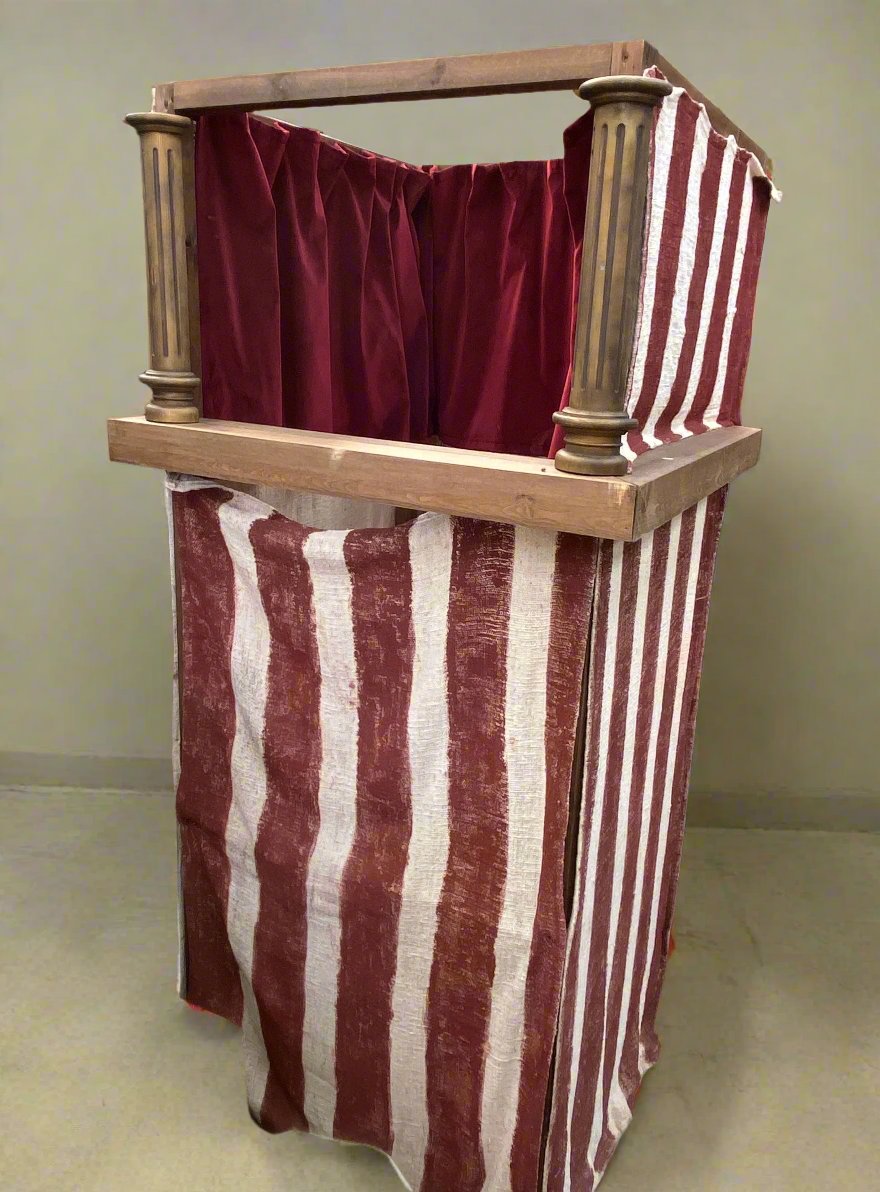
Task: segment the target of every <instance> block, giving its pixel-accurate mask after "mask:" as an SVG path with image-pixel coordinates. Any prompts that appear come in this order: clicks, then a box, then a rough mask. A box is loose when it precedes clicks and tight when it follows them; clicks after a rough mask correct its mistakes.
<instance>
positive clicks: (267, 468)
mask: <svg viewBox="0 0 880 1192" xmlns="http://www.w3.org/2000/svg"><path fill="white" fill-rule="evenodd" d="M107 431H108V442H109V449H110V458H111V459H112V460H116V461H117V462H120V463H130V464H140V465H142V466H145V467H152V468H162V469H164V470H165V471H169V472H185V473H189V474H191V475H195V476H207V477H211V478H213V479H217V480H227V481H237V482H245V483H251V484H269V485H275V486H277V487H280V488H290V489H300V490H306V491H310V492H318V493H327V494H331V495H339V496H347V497H365V498H370V499H372V500H377V501H387V502H388V503H390V504H393V505H399V506H403V507H405V508H408V509H422V510H435V511H437V512H441V513H453V514H459V515H462V516H468V517H476V518H483V519H489V520H493V521H502V522H511V523H513V524H515V525H531V526H541V527H543V528H545V529H551V530H561V531H566V532H568V533H573V534H588V535H591V536H594V537H598V538H616V539H623V540H626V541H631V540H632V539H634V538H637V537H639V536H640V535H642V534H644V533H646V532H647V531H648V530H650V529H653V528H654V527H656V526H658V525H662V524H663V523H664V522H667V521H669V519H670V518H672V517H674V516H675V515H676V514H678V513H680V512H681V511H682V510H683V509H686V508H689V507H690V506H691V505H693V504H695V503H696V502H697V501H699V500H701V499H702V498H703V497H705V496H707V495H708V494H709V493H710V492H714V491H715V490H716V489H717V488H720V487H721V486H722V485H723V484H727V483H728V482H729V481H730V480H732V479H733V478H734V477H735V476H737V475H739V473H740V472H743V471H745V470H746V468H750V467H752V466H753V465H754V464H755V462H756V461H757V457H758V448H759V444H760V438H761V432H760V431H758V430H753V429H751V428H749V427H730V428H726V429H723V430H716V431H709V432H707V433H706V434H703V435H699V436H694V437H692V438H689V439H683V440H681V441H680V442H678V443H674V444H670V445H668V446H666V447H661V448H658V449H656V450H655V451H650V452H647V453H646V454H644V455H642V456H640V457H639V459H638V460H636V462H635V464H634V465H633V470H632V472H631V473H630V474H629V475H628V476H621V477H600V476H568V475H565V474H564V473H562V472H558V471H556V470H555V469H554V467H553V462H552V460H548V459H536V458H533V457H531V456H518V455H500V454H494V453H490V452H485V451H463V450H460V449H457V448H454V447H435V446H431V445H423V444H412V443H394V442H388V441H386V440H383V439H360V438H355V437H353V436H349V435H331V434H323V433H321V432H318V431H302V430H288V429H285V428H280V427H270V426H252V425H247V424H244V423H238V422H218V421H214V420H212V419H206V420H203V421H201V422H198V423H192V424H181V425H168V424H159V423H152V422H147V421H146V420H145V419H143V418H111V419H110V420H109V422H108V424H107Z"/></svg>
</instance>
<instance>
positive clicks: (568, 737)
mask: <svg viewBox="0 0 880 1192" xmlns="http://www.w3.org/2000/svg"><path fill="white" fill-rule="evenodd" d="M770 194H771V187H770V186H769V184H768V181H767V180H766V179H765V178H764V176H763V174H762V171H761V169H760V166H759V165H758V163H757V162H756V161H755V159H754V158H752V157H751V156H750V155H749V154H747V153H745V152H744V151H742V150H740V149H738V148H737V146H736V145H735V143H734V142H733V141H732V140H730V139H727V140H725V139H724V138H722V137H720V136H718V134H716V133H715V132H714V131H712V129H711V128H710V127H709V123H708V118H707V117H706V114H705V111H704V110H703V109H702V107H701V106H700V105H697V104H695V103H694V102H693V101H692V100H691V99H690V98H689V97H688V96H687V95H686V94H684V93H683V92H682V91H680V90H678V89H676V90H674V91H673V93H672V95H671V96H670V97H669V98H668V99H667V100H665V101H664V103H663V105H662V106H661V108H660V110H659V112H658V116H657V119H656V123H655V130H654V152H653V172H652V179H651V189H650V197H649V209H648V217H647V231H646V248H645V261H644V270H643V278H642V292H641V301H640V316H639V324H638V330H637V338H636V345H635V351H634V355H633V364H632V370H631V376H630V384H629V393H628V402H627V408H628V409H629V410H630V412H631V413H633V414H634V415H635V417H636V418H637V419H638V420H639V424H640V428H641V429H640V431H639V432H638V433H633V434H632V435H630V436H629V439H628V442H627V444H626V450H627V452H628V454H629V455H630V456H631V457H634V456H635V455H637V454H639V453H641V452H643V451H645V450H649V449H650V448H652V447H657V446H659V445H661V444H663V443H665V442H669V441H672V440H674V439H677V438H681V437H683V436H686V435H690V434H696V433H701V432H702V431H705V430H708V429H711V428H713V427H716V426H723V425H735V424H737V423H738V422H739V407H740V401H741V397H742V388H743V381H744V375H745V366H746V360H747V356H748V347H749V339H750V331H751V322H752V316H753V311H754V299H755V287H756V281H757V271H758V264H759V260H760V254H761V247H762V242H763V235H764V226H765V221H766V215H767V206H768V203H769V198H770ZM170 491H171V501H170V520H171V525H172V535H173V546H174V550H173V552H172V553H173V555H174V556H175V557H176V565H177V572H176V576H175V584H176V589H177V613H178V629H177V637H178V645H179V658H178V665H179V675H178V683H177V689H178V695H179V705H180V722H181V725H182V736H181V740H180V743H179V761H178V769H179V781H178V813H179V820H180V838H181V906H182V908H183V916H182V939H183V945H184V946H183V949H182V951H183V957H184V964H183V968H182V991H183V992H184V994H185V996H186V997H187V998H188V999H189V1000H190V1001H192V1002H194V1003H195V1004H196V1005H199V1006H201V1007H203V1008H206V1009H210V1010H214V1011H215V1012H217V1013H220V1014H223V1015H224V1016H226V1017H229V1018H231V1019H233V1020H235V1021H241V1022H242V1025H243V1034H244V1045H245V1059H246V1070H247V1085H248V1097H249V1101H250V1106H251V1110H252V1113H253V1114H254V1116H255V1117H256V1118H257V1120H258V1121H259V1122H260V1123H261V1124H262V1125H263V1126H264V1127H265V1128H267V1129H270V1130H283V1129H287V1128H291V1127H296V1128H299V1129H307V1130H311V1131H313V1132H315V1133H318V1134H321V1135H325V1136H328V1137H337V1138H343V1139H348V1140H352V1141H357V1142H364V1143H368V1144H370V1145H373V1146H376V1147H379V1148H380V1149H382V1150H384V1151H386V1152H387V1153H388V1154H389V1155H391V1157H392V1160H393V1162H394V1163H395V1164H396V1166H397V1168H398V1170H399V1172H400V1173H401V1175H402V1177H403V1179H404V1180H405V1181H406V1182H407V1184H408V1185H409V1186H410V1187H411V1188H413V1189H419V1190H420V1192H472V1190H473V1192H477V1190H478V1189H486V1190H487V1192H534V1190H535V1189H536V1188H537V1187H538V1186H539V1184H540V1185H542V1186H543V1188H545V1189H546V1190H547V1192H569V1190H573V1192H591V1190H592V1189H594V1188H595V1187H596V1184H597V1183H598V1181H599V1179H600V1177H601V1174H602V1172H603V1171H604V1169H605V1167H606V1165H607V1162H608V1160H609V1158H610V1156H611V1154H612V1152H613V1149H614V1146H615V1144H616V1142H617V1139H618V1138H619V1136H620V1134H621V1132H622V1131H623V1129H624V1128H625V1127H626V1125H627V1123H628V1121H629V1119H630V1116H631V1112H632V1105H633V1101H634V1098H635V1094H636V1092H637V1090H638V1086H639V1083H640V1081H641V1078H642V1076H643V1074H644V1072H645V1071H646V1069H647V1068H648V1067H649V1066H650V1064H652V1063H653V1062H654V1060H655V1058H656V1055H657V1040H656V1035H655V1032H654V1019H655V1014H656V1007H657V1001H658V997H659V991H660V986H661V983H662V978H663V972H664V968H665V963H666V957H667V952H668V942H669V928H670V922H671V915H672V907H673V902H674V895H675V886H676V881H677V875H678V864H679V856H680V847H681V837H682V831H683V824H684V810H685V801H686V790H687V779H688V771H689V766H690V756H691V747H692V741H693V732H694V723H695V715H696V700H697V689H698V681H699V673H700V664H701V658H702V650H703V642H704V638H705V630H706V617H707V609H708V597H709V589H710V586H711V579H712V570H713V565H714V558H715V550H716V544H717V539H718V533H719V529H720V523H721V516H722V511H723V506H724V499H725V498H724V493H723V492H719V493H716V494H715V495H714V496H712V497H710V498H709V499H708V500H706V501H703V502H701V503H700V504H699V505H697V506H696V507H694V508H692V509H690V510H688V511H686V512H685V513H684V514H682V515H681V516H680V517H677V518H675V519H674V520H673V521H672V522H671V523H670V524H668V525H666V526H664V527H662V528H660V529H658V530H656V531H654V532H653V533H651V534H648V535H646V536H645V537H643V538H642V539H641V540H640V541H639V542H636V543H627V544H622V543H610V542H601V543H600V542H598V541H596V540H593V539H578V538H574V537H568V536H558V537H557V536H556V535H553V534H551V533H547V532H543V531H535V530H525V529H521V528H516V529H515V528H513V527H510V526H500V525H493V524H489V523H484V522H474V521H468V520H465V519H456V518H448V517H445V516H441V515H435V514H427V515H422V516H421V517H419V518H417V519H416V520H415V521H414V522H413V523H411V524H410V525H409V526H400V527H393V526H387V525H386V528H383V529H369V530H361V529H358V530H347V529H345V528H337V529H326V530H324V529H322V530H309V529H307V528H306V527H305V526H303V525H302V524H301V522H302V520H303V515H302V514H301V513H298V512H297V510H298V509H299V508H300V506H298V505H296V504H294V505H293V506H291V507H290V508H288V510H287V512H292V515H293V516H292V518H291V517H285V516H283V515H282V513H279V512H278V511H277V510H276V509H275V508H273V504H274V500H275V499H274V498H270V500H271V501H272V503H266V502H265V501H261V500H260V499H258V498H257V497H255V496H253V495H249V494H243V493H238V492H235V493H234V492H231V491H230V490H229V489H225V488H221V487H218V486H214V485H211V484H209V483H208V482H204V481H190V480H186V479H177V480H171V481H170ZM336 508H337V512H336V514H335V517H336V520H335V521H334V522H333V524H334V525H335V526H346V525H348V524H352V523H350V522H348V521H347V520H346V519H347V518H349V517H350V516H351V511H350V510H348V509H345V510H343V512H341V513H340V512H339V509H340V508H341V507H339V506H337V507H336ZM325 512H326V511H325ZM328 524H329V523H328ZM359 524H364V525H365V524H369V523H368V522H363V523H359ZM587 652H589V654H588V663H589V668H588V690H587V705H586V707H587V712H586V718H585V720H586V723H585V733H586V746H585V757H586V760H585V767H584V786H583V797H582V801H581V808H580V820H579V823H578V824H577V825H572V826H571V828H570V829H569V825H568V814H569V812H568V795H569V783H570V775H571V769H572V762H573V757H574V753H575V732H576V721H577V709H578V701H579V695H580V681H581V672H582V667H583V662H584V658H585V656H586V655H587ZM567 829H568V830H570V831H573V832H574V831H576V832H577V834H578V850H579V851H578V859H577V872H576V887H575V898H574V907H573V911H572V915H571V919H570V922H569V923H568V925H567V926H566V922H565V918H564V913H563V905H562V877H563V855H564V847H565V839H566V831H567ZM554 1047H555V1064H554V1062H553V1058H552V1057H553V1052H554ZM548 1086H549V1094H550V1096H549V1108H550V1120H549V1131H548V1132H545V1129H544V1126H545V1106H546V1104H547V1094H548ZM540 1173H543V1174H542V1175H541V1174H540Z"/></svg>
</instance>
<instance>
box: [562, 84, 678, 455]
mask: <svg viewBox="0 0 880 1192" xmlns="http://www.w3.org/2000/svg"><path fill="white" fill-rule="evenodd" d="M671 90H672V87H671V86H670V84H669V83H667V82H665V81H664V80H662V79H649V78H644V77H642V76H640V75H633V76H630V75H615V76H612V77H609V78H602V79H591V80H590V81H589V82H587V83H584V84H583V86H582V87H581V88H580V89H579V91H578V94H579V95H580V96H581V97H582V98H583V99H587V100H589V101H590V104H591V105H592V107H593V109H594V113H595V114H594V125H593V146H592V152H591V156H590V177H589V184H588V188H587V215H586V222H585V226H584V248H583V258H582V262H581V277H580V289H579V298H578V311H577V323H576V327H575V343H574V359H573V362H572V389H571V397H570V399H569V404H568V405H567V406H566V407H565V409H564V410H560V411H559V413H557V414H554V415H553V418H554V421H556V422H558V423H559V424H560V426H561V427H562V429H563V431H564V433H565V447H563V448H562V449H561V450H560V451H558V452H557V453H556V460H555V463H556V467H557V468H558V469H559V470H560V471H561V472H577V473H579V474H580V475H583V476H619V475H622V474H623V473H625V472H626V460H625V459H624V457H623V455H621V452H620V444H621V439H622V437H623V435H625V434H626V432H627V431H629V430H631V429H633V428H634V427H635V426H636V423H635V421H634V420H633V419H632V418H630V417H629V416H628V415H627V413H626V411H625V409H624V399H625V396H626V383H627V377H628V374H629V367H630V361H631V360H632V351H633V340H634V338H635V326H636V315H637V313H638V312H637V307H638V299H639V288H640V281H641V269H642V245H643V238H644V227H645V203H646V200H647V193H648V169H649V165H650V150H651V126H652V122H653V118H654V108H655V107H656V105H657V104H659V103H660V102H661V101H662V100H663V98H664V96H666V95H668V94H669V93H670V91H671Z"/></svg>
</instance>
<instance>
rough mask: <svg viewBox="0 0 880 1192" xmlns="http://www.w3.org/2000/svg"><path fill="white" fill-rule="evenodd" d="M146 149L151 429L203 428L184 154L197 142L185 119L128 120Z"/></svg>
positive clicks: (162, 115)
mask: <svg viewBox="0 0 880 1192" xmlns="http://www.w3.org/2000/svg"><path fill="white" fill-rule="evenodd" d="M125 121H126V124H130V125H131V126H132V128H134V129H136V130H137V133H138V136H139V137H140V143H141V166H142V169H143V180H144V229H145V233H146V244H147V306H148V313H149V322H150V367H149V368H148V369H147V371H146V372H144V373H141V375H140V379H141V380H142V381H143V383H144V384H145V385H149V387H150V389H151V390H152V395H153V396H152V400H151V401H150V402H148V404H147V407H146V409H145V411H144V414H145V416H146V418H147V420H148V421H149V422H198V420H199V408H198V405H197V391H198V387H199V378H198V377H197V376H196V375H195V373H194V372H193V371H192V350H191V342H190V302H189V280H188V277H187V243H186V213H185V206H186V201H185V194H184V168H185V162H184V151H185V147H186V144H187V143H188V142H189V139H190V138H191V137H192V135H193V123H192V121H191V120H188V119H187V118H186V117H185V116H175V115H172V114H171V113H166V112H143V113H136V114H134V115H131V116H126V117H125Z"/></svg>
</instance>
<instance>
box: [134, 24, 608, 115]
mask: <svg viewBox="0 0 880 1192" xmlns="http://www.w3.org/2000/svg"><path fill="white" fill-rule="evenodd" d="M612 48H613V47H612V44H611V43H610V42H603V43H599V44H596V45H585V46H556V47H552V48H550V49H546V50H513V51H510V52H506V53H500V54H466V55H463V56H461V57H454V58H417V59H413V60H411V61H403V62H370V63H367V64H366V65H363V66H332V67H326V68H321V69H317V70H292V71H284V72H281V73H278V74H262V75H240V76H235V77H231V78H223V79H192V80H188V81H184V82H175V83H170V84H169V83H164V84H160V85H159V87H158V88H157V92H159V93H160V94H161V96H162V99H163V101H164V102H167V99H168V96H169V94H170V95H171V97H172V103H173V110H174V111H175V112H184V113H185V112H193V111H199V110H203V109H205V108H232V109H235V110H236V111H240V112H242V111H244V112H247V111H253V110H256V109H264V110H265V109H269V108H297V107H320V106H325V105H332V104H351V103H377V102H389V101H394V100H404V99H442V98H449V97H452V96H468V95H499V94H503V93H505V92H517V91H565V90H569V89H573V88H576V87H578V86H579V85H580V84H581V83H583V82H584V80H585V79H591V78H595V77H596V76H598V75H604V74H608V73H609V71H610V70H611V54H612ZM169 89H170V90H169Z"/></svg>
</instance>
